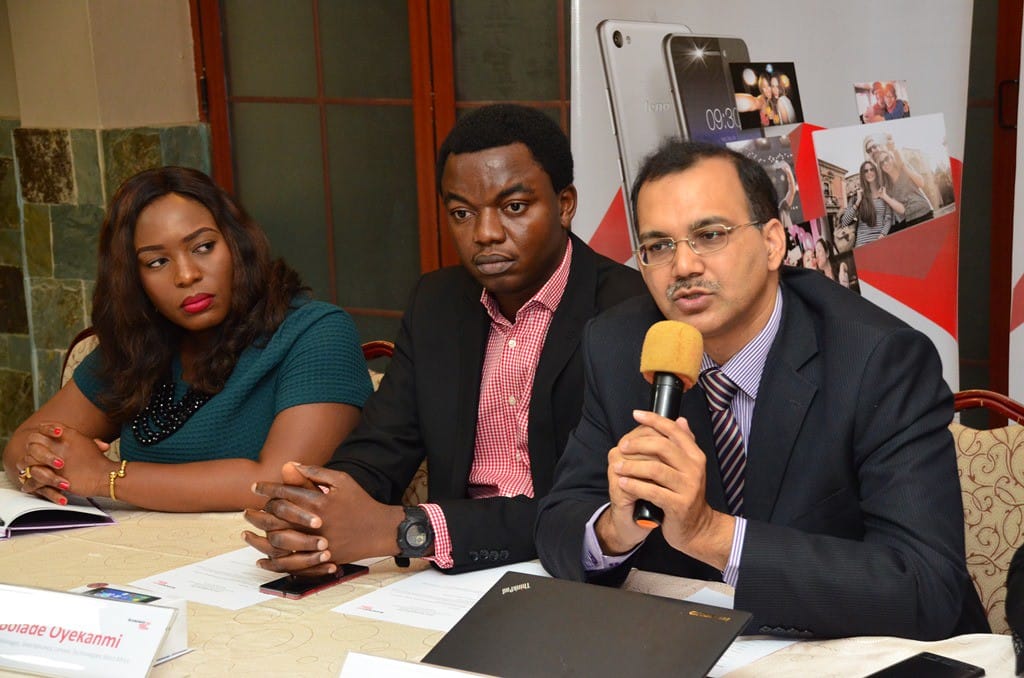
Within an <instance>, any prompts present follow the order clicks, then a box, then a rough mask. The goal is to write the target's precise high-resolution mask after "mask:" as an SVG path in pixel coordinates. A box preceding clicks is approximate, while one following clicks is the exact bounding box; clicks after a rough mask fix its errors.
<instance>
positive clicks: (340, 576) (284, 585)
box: [260, 563, 370, 600]
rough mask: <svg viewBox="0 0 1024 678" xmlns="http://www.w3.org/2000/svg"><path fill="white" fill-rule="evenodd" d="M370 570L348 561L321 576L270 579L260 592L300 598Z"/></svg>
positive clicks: (292, 576) (294, 598) (290, 576)
mask: <svg viewBox="0 0 1024 678" xmlns="http://www.w3.org/2000/svg"><path fill="white" fill-rule="evenodd" d="M369 571H370V568H368V567H367V566H365V565H353V564H352V563H346V564H344V565H341V566H340V567H339V568H338V571H337V572H335V573H334V574H325V575H322V576H319V577H297V576H295V575H293V574H290V575H287V576H285V577H281V578H280V579H275V580H273V581H268V582H267V583H266V584H262V585H261V586H260V592H261V593H269V594H270V595H272V596H281V597H283V598H290V599H292V600H298V599H300V598H305V597H306V596H308V595H312V594H314V593H316V592H318V591H323V590H324V589H326V588H330V587H331V586H334V585H335V584H340V583H341V582H343V581H348V580H349V579H353V578H355V577H358V576H360V575H363V574H366V573H367V572H369Z"/></svg>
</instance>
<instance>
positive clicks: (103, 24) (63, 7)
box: [0, 0, 199, 129]
mask: <svg viewBox="0 0 1024 678" xmlns="http://www.w3.org/2000/svg"><path fill="white" fill-rule="evenodd" d="M6 4H7V14H8V18H9V23H10V37H11V45H12V48H13V53H14V66H15V73H16V81H17V95H18V100H19V104H20V116H19V117H20V118H21V124H22V126H24V127H67V128H96V129H111V128H119V127H136V126H146V125H166V124H176V123H194V122H197V121H198V119H199V115H198V109H197V102H196V88H195V64H194V59H193V53H192V27H191V23H190V19H189V7H188V0H6ZM0 50H2V45H0ZM0 59H2V56H0ZM0 67H2V63H0ZM0 78H2V73H0ZM0 84H2V79H0Z"/></svg>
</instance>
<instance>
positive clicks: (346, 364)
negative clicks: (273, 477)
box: [74, 301, 373, 464]
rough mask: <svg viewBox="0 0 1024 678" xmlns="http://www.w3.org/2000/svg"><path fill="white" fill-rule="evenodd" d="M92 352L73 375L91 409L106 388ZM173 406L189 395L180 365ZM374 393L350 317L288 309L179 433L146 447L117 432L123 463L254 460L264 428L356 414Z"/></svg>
mask: <svg viewBox="0 0 1024 678" xmlns="http://www.w3.org/2000/svg"><path fill="white" fill-rule="evenodd" d="M101 360H102V356H101V355H100V352H99V350H95V351H93V352H92V353H90V354H89V355H88V356H86V358H85V360H83V361H82V364H81V365H79V366H78V368H77V369H76V370H75V373H74V380H75V384H76V385H77V386H78V388H79V389H80V390H81V391H82V393H83V394H85V397H86V398H88V399H89V400H90V401H91V402H92V403H93V404H94V405H96V406H97V407H100V404H99V402H98V396H99V394H100V393H101V392H102V390H103V388H104V383H103V382H101V381H100V380H99V379H98V377H97V371H98V369H99V366H100V361H101ZM172 372H173V376H174V394H175V400H179V399H181V398H182V396H184V395H185V393H186V391H187V390H188V385H187V384H186V383H185V382H184V381H182V379H181V364H180V362H179V360H178V359H177V358H175V360H174V364H173V365H172ZM372 390H373V388H372V386H371V384H370V376H369V373H368V372H367V369H366V361H365V360H364V359H363V353H362V349H361V347H360V344H359V335H358V333H357V331H356V328H355V324H354V323H353V322H352V318H351V317H350V316H349V315H348V314H347V313H346V312H345V311H343V310H342V309H340V308H338V307H337V306H333V305H331V304H327V303H324V302H319V301H307V302H305V303H302V304H301V305H300V306H297V307H294V308H293V309H292V310H291V311H290V312H289V314H288V316H287V317H286V318H285V320H284V322H283V323H281V326H280V327H278V328H277V331H276V332H275V333H274V335H273V336H272V337H271V339H270V341H269V342H267V343H266V345H265V346H262V347H259V346H255V345H254V346H250V347H249V348H247V349H246V350H245V351H243V352H242V354H241V356H239V358H238V363H237V364H236V365H235V369H234V371H233V372H232V373H231V376H230V377H229V378H228V381H227V383H226V384H225V386H224V389H223V390H222V391H221V392H220V393H217V394H216V395H214V396H213V397H212V398H210V399H209V401H207V402H206V403H205V404H204V405H202V407H200V408H199V409H198V410H197V411H196V412H195V413H194V414H192V415H191V417H190V418H189V419H188V421H186V422H185V423H184V424H183V425H182V426H181V427H180V428H179V429H178V430H177V431H175V432H174V433H172V434H171V435H170V436H168V437H166V438H164V439H163V440H160V441H158V442H155V443H153V444H151V445H144V444H143V443H142V442H140V440H139V439H138V438H137V437H136V435H135V433H134V432H133V431H132V428H131V422H126V423H124V424H123V425H122V427H121V458H122V459H127V460H128V461H148V462H157V463H165V464H177V463H184V462H191V461H207V460H210V459H236V458H241V459H252V460H256V459H258V458H259V455H260V450H261V449H262V447H263V442H264V441H265V440H266V438H267V434H268V432H269V431H270V426H271V424H272V423H273V421H274V417H276V416H277V414H278V413H279V412H281V411H282V410H285V409H288V408H289V407H294V406H296V405H304V404H308V403H344V404H347V405H354V406H355V407H360V408H361V407H362V406H363V403H364V402H365V401H366V398H367V397H368V396H369V395H370V393H371V392H372Z"/></svg>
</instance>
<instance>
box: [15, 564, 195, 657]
mask: <svg viewBox="0 0 1024 678" xmlns="http://www.w3.org/2000/svg"><path fill="white" fill-rule="evenodd" d="M176 612H177V610H175V609H173V608H169V607H159V606H156V605H144V604H139V603H129V602H122V601H117V600H109V599H105V598H98V597H92V596H82V595H78V594H75V593H62V592H58V591H47V590H45V589H35V588H27V587H23V586H11V585H8V584H0V667H3V668H9V669H16V670H18V671H26V672H29V673H37V674H41V675H46V676H97V677H99V676H145V675H146V674H147V673H148V672H149V669H150V666H151V665H152V664H153V658H154V656H155V655H156V651H157V648H159V647H160V643H161V641H162V640H163V638H164V634H166V632H167V629H168V627H169V626H170V624H171V622H172V621H173V620H174V616H175V614H176Z"/></svg>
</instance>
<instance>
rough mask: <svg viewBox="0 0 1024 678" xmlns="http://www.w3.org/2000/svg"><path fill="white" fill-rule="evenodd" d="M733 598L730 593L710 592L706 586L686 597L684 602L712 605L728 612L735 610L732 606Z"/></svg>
mask: <svg viewBox="0 0 1024 678" xmlns="http://www.w3.org/2000/svg"><path fill="white" fill-rule="evenodd" d="M733 598H734V596H733V595H732V594H731V593H719V592H718V591H712V590H711V589H709V588H708V587H707V586H705V587H704V588H702V589H701V590H700V591H697V592H696V593H694V594H692V595H689V596H686V598H685V599H684V600H688V601H690V602H691V603H700V604H701V605H714V606H715V607H727V608H729V609H730V610H732V609H735V608H734V606H733Z"/></svg>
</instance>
